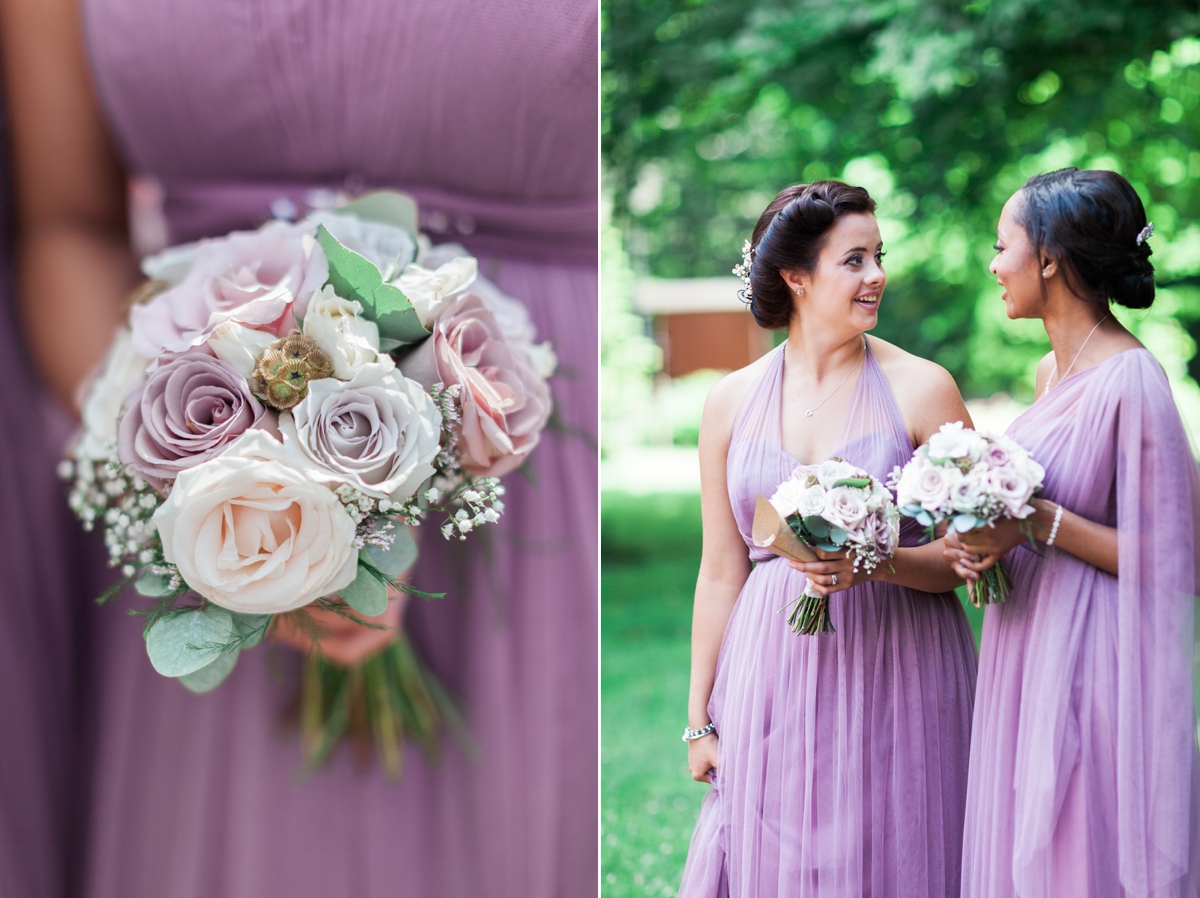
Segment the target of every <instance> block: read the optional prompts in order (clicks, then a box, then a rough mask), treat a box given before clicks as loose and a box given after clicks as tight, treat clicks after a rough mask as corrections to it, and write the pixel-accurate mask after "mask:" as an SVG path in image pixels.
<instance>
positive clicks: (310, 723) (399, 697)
mask: <svg viewBox="0 0 1200 898" xmlns="http://www.w3.org/2000/svg"><path fill="white" fill-rule="evenodd" d="M297 710H298V712H299V714H298V717H299V720H298V724H299V731H300V747H301V751H302V752H303V755H304V762H305V772H306V773H307V774H311V773H313V772H315V771H316V770H317V769H318V768H319V767H320V766H321V765H322V764H324V763H325V762H326V761H327V760H328V759H329V756H330V754H331V753H332V752H333V750H334V749H335V748H336V747H337V745H338V743H339V742H340V741H341V740H342V739H343V738H345V739H347V741H349V743H350V745H351V746H352V748H353V750H354V754H355V757H356V760H357V761H358V764H359V766H361V767H366V766H367V765H368V764H369V763H370V759H371V749H372V746H373V747H374V750H375V754H376V756H377V757H378V759H379V764H380V767H381V768H382V770H383V773H384V776H385V777H387V778H388V779H392V780H395V779H399V778H400V776H401V775H402V774H403V772H404V760H405V759H404V754H405V741H408V740H411V741H412V742H414V743H416V744H417V746H419V747H420V749H421V752H422V754H424V755H425V758H426V759H427V760H428V761H430V762H437V761H438V760H440V759H441V756H442V750H441V736H442V732H443V730H449V731H450V732H451V733H452V734H453V735H454V736H455V737H456V738H457V739H458V741H459V742H460V744H464V745H465V741H464V740H466V738H467V737H466V727H465V724H464V723H463V720H462V717H461V715H460V713H459V710H458V708H457V706H456V705H455V703H454V701H453V699H451V698H450V696H449V694H448V693H447V691H446V689H445V687H444V686H443V685H442V684H441V682H440V681H439V680H438V678H437V677H436V676H435V675H434V674H433V672H432V671H431V670H430V669H429V668H428V667H427V666H426V665H425V664H424V663H423V662H422V661H421V659H420V657H419V656H418V655H417V653H416V651H414V649H413V647H412V644H411V643H410V642H409V641H408V637H407V636H405V635H404V633H403V631H401V632H399V633H397V635H396V640H395V641H394V642H392V643H391V644H389V645H388V646H387V647H386V648H385V649H383V650H382V651H381V652H379V653H378V654H376V655H373V656H371V657H370V658H367V659H366V660H365V661H363V662H361V663H360V664H358V665H356V666H354V667H350V668H347V667H342V666H340V665H338V664H334V663H333V662H331V661H329V660H327V659H326V658H324V657H323V656H322V655H321V654H320V652H313V653H311V654H310V655H309V656H308V657H307V658H306V659H305V662H304V671H303V673H302V675H301V678H300V691H299V697H298V708H297Z"/></svg>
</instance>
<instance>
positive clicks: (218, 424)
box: [117, 349, 266, 487]
mask: <svg viewBox="0 0 1200 898" xmlns="http://www.w3.org/2000/svg"><path fill="white" fill-rule="evenodd" d="M265 412H266V410H265V409H264V408H263V406H262V403H260V402H259V401H258V400H257V399H255V398H254V397H253V396H252V395H251V394H250V388H249V386H248V385H247V384H246V378H244V377H242V375H240V374H239V373H238V372H237V371H235V370H234V369H233V368H231V367H230V366H229V365H227V364H225V363H224V362H222V361H220V360H218V359H215V358H213V357H212V356H211V355H209V354H208V353H207V352H205V351H204V350H202V349H193V350H191V351H190V352H185V353H182V354H180V355H176V356H174V357H168V358H167V360H166V361H164V362H163V363H162V364H161V365H159V366H158V367H157V368H155V369H153V370H152V371H150V372H149V373H148V374H147V375H146V376H145V378H143V380H142V381H141V383H139V384H138V385H137V386H136V387H134V388H133V389H132V390H131V391H130V392H129V395H128V396H127V397H126V399H125V406H124V408H123V410H122V412H121V420H120V424H119V425H118V429H117V445H118V451H119V454H120V456H121V461H123V462H125V463H126V464H128V465H131V466H133V468H134V470H136V471H137V472H138V473H139V474H141V475H142V476H143V477H145V478H146V479H147V480H148V481H150V482H151V483H153V484H155V485H156V486H159V487H161V486H162V481H164V480H172V479H174V478H175V477H178V476H179V474H180V472H182V471H185V470H187V469H188V468H193V467H195V466H196V465H199V464H200V463H201V462H204V461H207V460H208V459H210V458H212V457H213V456H215V455H217V454H219V453H220V452H221V451H222V450H223V449H224V448H225V447H226V446H228V445H229V444H230V443H232V442H233V441H234V440H236V439H237V438H238V437H239V436H241V435H242V434H243V433H245V432H246V431H247V430H249V429H250V428H252V427H254V426H255V425H256V424H258V423H259V421H260V419H261V418H262V417H263V415H264V414H265Z"/></svg>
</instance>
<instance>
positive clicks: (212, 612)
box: [146, 605, 233, 677]
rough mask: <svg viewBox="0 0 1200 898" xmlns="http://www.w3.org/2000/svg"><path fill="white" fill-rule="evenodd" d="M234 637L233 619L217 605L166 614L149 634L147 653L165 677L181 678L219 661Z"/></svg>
mask: <svg viewBox="0 0 1200 898" xmlns="http://www.w3.org/2000/svg"><path fill="white" fill-rule="evenodd" d="M231 635H233V619H232V618H231V617H230V616H229V612H228V611H226V610H225V609H224V608H220V607H218V606H216V605H206V606H204V607H198V608H183V609H180V610H177V611H170V612H167V613H166V614H163V615H162V616H161V617H159V618H158V619H157V620H155V621H154V622H153V623H152V624H151V625H150V628H149V630H148V631H147V632H146V654H148V655H149V656H150V663H151V664H153V665H154V669H155V670H157V671H158V672H159V673H160V674H162V675H163V676H164V677H182V676H184V675H186V674H190V673H193V672H194V671H197V670H200V668H202V667H206V666H208V665H209V664H211V663H212V662H213V661H214V660H216V658H217V656H218V655H220V654H221V653H222V652H223V651H224V649H225V647H226V645H227V643H228V642H229V639H230V636H231Z"/></svg>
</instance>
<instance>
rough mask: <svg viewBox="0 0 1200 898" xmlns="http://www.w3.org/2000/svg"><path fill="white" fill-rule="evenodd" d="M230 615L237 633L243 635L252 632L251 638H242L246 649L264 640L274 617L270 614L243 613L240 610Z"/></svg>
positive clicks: (242, 644)
mask: <svg viewBox="0 0 1200 898" xmlns="http://www.w3.org/2000/svg"><path fill="white" fill-rule="evenodd" d="M230 616H231V617H232V618H233V632H234V633H235V634H237V635H238V636H241V637H245V636H246V635H247V634H251V635H250V636H249V638H244V639H243V640H242V643H241V646H242V648H244V649H249V648H253V647H254V646H256V645H258V644H259V643H260V642H262V640H263V637H264V636H265V635H266V634H267V625H268V624H269V623H270V621H271V617H272V615H270V614H243V613H241V612H240V611H231V612H230Z"/></svg>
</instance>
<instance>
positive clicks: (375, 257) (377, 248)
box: [304, 212, 417, 281]
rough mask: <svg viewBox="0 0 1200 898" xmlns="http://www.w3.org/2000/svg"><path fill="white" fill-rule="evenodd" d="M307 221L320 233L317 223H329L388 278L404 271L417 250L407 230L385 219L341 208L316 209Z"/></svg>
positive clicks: (327, 225) (339, 238)
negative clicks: (370, 218)
mask: <svg viewBox="0 0 1200 898" xmlns="http://www.w3.org/2000/svg"><path fill="white" fill-rule="evenodd" d="M304 225H305V226H307V227H308V228H309V231H310V233H312V234H316V232H317V225H325V229H326V230H328V231H329V233H330V234H332V235H333V236H334V238H335V239H336V240H337V242H338V243H340V244H342V246H344V247H346V249H349V250H352V251H354V252H356V253H358V254H359V255H360V256H362V257H363V258H365V259H366V260H367V261H368V262H370V263H371V264H372V265H374V266H375V267H376V268H378V269H379V274H380V275H381V276H382V277H383V279H384V281H390V280H391V279H392V278H394V277H395V276H396V275H397V274H398V273H399V272H401V271H403V270H404V266H406V265H408V264H409V263H410V262H412V260H413V257H414V256H415V255H416V251H417V248H416V247H415V246H414V245H413V240H412V237H410V236H409V235H408V232H407V231H405V230H404V229H403V228H398V227H396V226H395V225H390V224H386V223H384V222H382V221H367V220H365V219H362V218H358V217H357V216H354V215H341V214H338V213H337V212H314V213H313V214H312V215H310V216H308V217H307V218H306V219H304Z"/></svg>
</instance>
